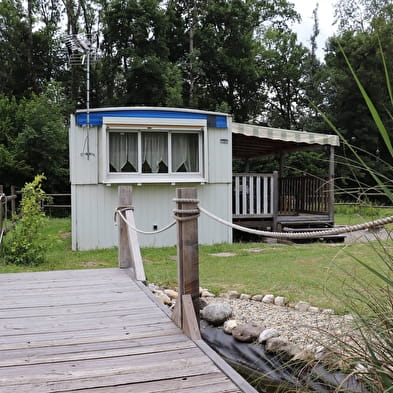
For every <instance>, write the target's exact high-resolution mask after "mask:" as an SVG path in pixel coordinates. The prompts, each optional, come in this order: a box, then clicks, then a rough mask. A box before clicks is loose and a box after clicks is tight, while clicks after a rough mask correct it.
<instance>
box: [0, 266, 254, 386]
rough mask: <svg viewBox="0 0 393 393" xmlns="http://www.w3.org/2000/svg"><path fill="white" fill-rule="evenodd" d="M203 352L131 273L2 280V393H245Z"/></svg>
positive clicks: (60, 273)
mask: <svg viewBox="0 0 393 393" xmlns="http://www.w3.org/2000/svg"><path fill="white" fill-rule="evenodd" d="M205 352H206V351H204V350H201V346H200V344H196V343H195V342H193V341H192V340H190V339H188V338H187V337H186V336H185V335H184V334H183V332H182V331H181V330H180V329H179V328H178V327H176V326H175V325H174V324H173V322H172V321H171V320H170V319H169V317H168V315H167V314H166V312H164V310H163V309H161V308H160V306H159V305H158V304H157V303H155V302H154V301H152V298H151V296H150V293H148V292H146V291H145V288H144V287H143V286H141V285H139V284H137V283H136V282H134V281H132V280H131V279H130V278H129V276H128V274H127V272H126V271H122V270H120V269H94V270H78V271H71V270H70V271H58V272H42V273H41V272H40V273H15V274H3V275H0V392H1V393H11V392H13V393H46V392H48V393H49V392H77V391H79V392H80V391H86V392H91V393H103V392H108V393H109V392H113V393H126V392H137V393H153V392H154V393H159V392H162V393H169V392H173V393H175V392H176V393H191V392H193V393H219V392H220V393H224V392H227V393H230V392H232V393H233V392H240V391H241V390H240V389H239V386H238V384H237V382H236V383H233V379H229V378H228V376H227V375H225V374H224V373H223V372H222V371H220V369H219V368H218V367H217V366H216V364H215V362H216V361H215V362H213V361H212V360H211V359H210V358H209V357H208V356H206V353H205ZM220 368H221V369H222V367H221V366H220ZM228 374H230V373H228ZM231 378H232V377H231ZM249 391H251V390H247V392H249Z"/></svg>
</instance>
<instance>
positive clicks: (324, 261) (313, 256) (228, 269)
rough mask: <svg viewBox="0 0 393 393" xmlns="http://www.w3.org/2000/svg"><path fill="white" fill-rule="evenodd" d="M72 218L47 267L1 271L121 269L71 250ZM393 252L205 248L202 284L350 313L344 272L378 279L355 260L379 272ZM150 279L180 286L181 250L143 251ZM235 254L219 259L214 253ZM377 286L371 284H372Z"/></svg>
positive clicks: (62, 226) (53, 240)
mask: <svg viewBox="0 0 393 393" xmlns="http://www.w3.org/2000/svg"><path fill="white" fill-rule="evenodd" d="M70 232H71V229H70V220H69V219H67V218H52V219H50V220H49V223H48V227H47V229H46V233H47V236H48V238H49V239H50V247H49V250H48V252H47V259H46V262H45V263H44V264H41V265H38V266H33V267H21V266H14V265H4V264H1V263H0V273H8V272H22V271H45V270H64V269H87V268H106V267H116V266H117V249H116V248H111V249H105V250H91V251H71V233H70ZM375 247H385V249H390V250H391V249H392V248H393V245H392V244H391V242H384V243H381V244H379V243H378V242H373V243H364V244H363V243H360V244H359V243H358V244H350V245H345V246H343V245H332V244H325V243H311V244H294V245H283V244H264V243H236V244H215V245H212V246H200V248H199V255H200V283H201V286H203V287H207V288H209V289H210V290H211V291H213V292H215V293H216V294H218V293H221V292H225V291H227V290H230V289H236V290H238V291H239V292H244V293H249V294H257V293H259V294H266V293H273V294H275V295H282V296H286V297H287V298H288V299H289V301H291V302H296V301H299V300H304V301H309V302H310V303H312V304H313V305H317V306H320V307H328V308H333V309H335V310H337V311H340V312H345V311H346V309H345V306H344V305H343V304H342V303H341V301H339V300H337V299H339V298H340V297H341V298H342V297H343V296H345V291H347V290H348V285H347V284H348V282H346V281H345V280H347V281H348V280H349V279H350V278H348V275H347V274H343V273H342V270H341V269H344V270H345V271H349V272H351V274H353V276H354V277H359V278H362V279H364V280H366V281H367V280H372V279H373V277H372V275H371V274H370V272H369V271H367V269H364V268H363V267H362V266H360V265H359V264H358V263H356V262H355V260H354V258H353V257H354V256H355V257H358V258H361V259H363V260H367V261H368V263H369V264H372V266H374V267H376V268H379V267H378V264H380V258H379V257H378V253H377V252H376V250H375V249H374V248H375ZM141 251H142V256H143V259H144V264H145V270H146V276H147V279H148V281H149V282H154V283H156V284H158V285H161V286H166V287H176V283H177V266H176V248H175V247H163V248H143V249H142V250H141ZM223 252H225V253H234V254H235V255H234V256H228V257H219V256H215V255H213V254H219V253H223ZM370 282H371V281H370Z"/></svg>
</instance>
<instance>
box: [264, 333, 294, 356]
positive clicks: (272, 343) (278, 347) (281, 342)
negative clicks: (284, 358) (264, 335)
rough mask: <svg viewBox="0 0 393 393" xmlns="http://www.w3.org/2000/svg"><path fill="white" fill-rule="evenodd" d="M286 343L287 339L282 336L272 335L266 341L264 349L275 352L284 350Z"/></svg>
mask: <svg viewBox="0 0 393 393" xmlns="http://www.w3.org/2000/svg"><path fill="white" fill-rule="evenodd" d="M288 344H289V343H288V340H287V339H286V338H284V337H272V338H270V339H269V340H267V341H266V346H265V349H266V351H267V352H273V353H277V352H281V351H285V350H286V348H287V346H288Z"/></svg>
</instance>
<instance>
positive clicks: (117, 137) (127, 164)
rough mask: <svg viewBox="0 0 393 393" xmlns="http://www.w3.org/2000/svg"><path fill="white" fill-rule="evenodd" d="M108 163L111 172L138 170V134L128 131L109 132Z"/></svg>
mask: <svg viewBox="0 0 393 393" xmlns="http://www.w3.org/2000/svg"><path fill="white" fill-rule="evenodd" d="M109 164H110V171H111V172H137V171H138V134H136V133H130V132H122V133H120V132H111V133H110V134H109Z"/></svg>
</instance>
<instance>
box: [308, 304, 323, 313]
mask: <svg viewBox="0 0 393 393" xmlns="http://www.w3.org/2000/svg"><path fill="white" fill-rule="evenodd" d="M308 311H309V312H313V313H315V314H316V313H318V312H319V311H321V310H320V309H319V307H314V306H310V308H309V309H308Z"/></svg>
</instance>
